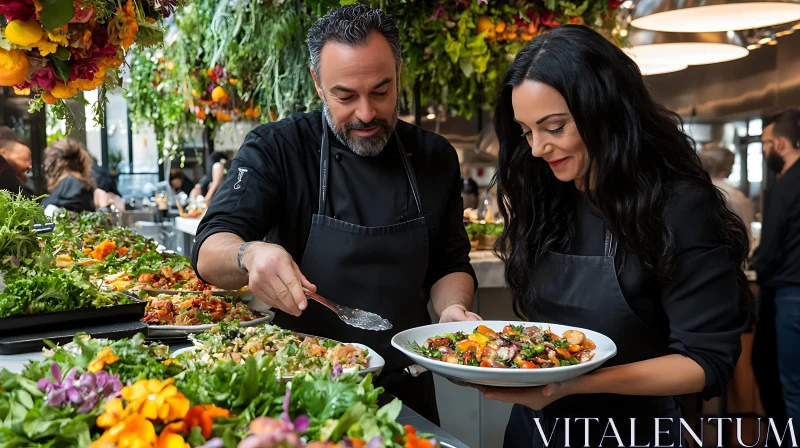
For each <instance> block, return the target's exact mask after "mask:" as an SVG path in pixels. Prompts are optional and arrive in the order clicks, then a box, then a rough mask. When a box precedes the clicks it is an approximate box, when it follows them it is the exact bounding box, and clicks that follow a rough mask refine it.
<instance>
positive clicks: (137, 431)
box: [89, 414, 158, 448]
mask: <svg viewBox="0 0 800 448" xmlns="http://www.w3.org/2000/svg"><path fill="white" fill-rule="evenodd" d="M157 440H158V437H157V436H156V429H155V427H154V426H153V423H151V422H150V421H149V420H147V419H146V418H144V417H143V416H141V415H138V414H133V415H129V416H128V417H127V418H125V420H124V421H121V422H119V423H117V424H116V425H114V426H113V427H112V428H111V429H109V430H107V431H106V432H105V433H103V435H102V436H100V438H99V439H97V440H96V441H94V442H93V443H92V444H91V445H90V447H89V448H145V447H152V446H154V445H155V444H156V441H157Z"/></svg>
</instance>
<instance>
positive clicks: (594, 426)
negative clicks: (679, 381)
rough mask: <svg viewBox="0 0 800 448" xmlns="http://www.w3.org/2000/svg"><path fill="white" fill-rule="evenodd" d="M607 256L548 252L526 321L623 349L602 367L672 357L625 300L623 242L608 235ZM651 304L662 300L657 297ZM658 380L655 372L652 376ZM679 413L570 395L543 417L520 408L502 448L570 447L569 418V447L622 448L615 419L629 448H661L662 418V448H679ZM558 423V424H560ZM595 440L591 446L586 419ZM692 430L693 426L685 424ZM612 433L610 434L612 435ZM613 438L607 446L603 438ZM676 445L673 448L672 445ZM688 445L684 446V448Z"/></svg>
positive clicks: (649, 403)
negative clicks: (573, 330) (577, 331)
mask: <svg viewBox="0 0 800 448" xmlns="http://www.w3.org/2000/svg"><path fill="white" fill-rule="evenodd" d="M605 235H606V237H605V253H604V255H603V256H579V255H566V254H559V253H556V252H548V253H547V254H546V255H545V256H544V257H543V259H542V260H541V261H540V262H539V263H538V264H537V266H536V267H535V268H534V272H533V273H532V284H533V285H534V289H535V298H534V297H527V298H526V300H527V301H528V302H527V304H526V305H527V306H526V307H525V308H524V309H525V310H527V311H528V313H529V316H528V318H529V319H530V320H531V321H534V322H549V323H554V324H560V325H566V326H575V327H581V328H586V329H589V330H593V331H597V332H599V333H602V334H605V335H606V336H608V337H609V338H611V339H612V340H613V341H614V343H615V344H616V346H617V355H616V356H615V357H613V358H611V359H610V360H608V361H606V362H605V363H604V364H603V365H602V366H601V367H600V368H603V367H611V366H615V365H620V364H629V363H633V362H637V361H643V360H646V359H652V358H657V357H660V356H664V355H667V354H668V351H667V346H668V345H669V342H668V340H667V335H665V334H661V333H659V332H657V331H655V330H654V329H652V328H651V327H649V326H648V325H646V324H645V323H643V322H642V321H641V320H640V319H639V317H638V316H636V314H634V312H633V311H632V310H631V308H630V307H629V306H628V302H627V301H626V299H625V297H624V296H623V294H622V290H621V289H620V286H619V282H618V281H617V272H616V269H615V265H614V257H615V255H616V251H617V242H616V240H615V239H614V238H613V237H612V236H611V234H610V233H609V232H607V231H606V234H605ZM652 300H660V299H659V298H658V297H653V298H652ZM654 374H657V373H654ZM680 417H681V411H680V407H679V405H678V403H677V400H676V399H675V398H674V397H643V396H627V395H612V394H587V395H572V396H568V397H565V398H563V399H560V400H557V401H555V402H554V403H551V404H550V405H549V406H547V407H545V408H544V409H542V410H541V411H534V410H532V409H530V408H528V407H526V406H522V405H519V404H515V405H514V407H513V409H512V412H511V418H510V419H509V423H508V426H507V428H506V433H505V441H504V445H503V446H504V448H522V447H525V448H533V447H544V446H551V447H562V446H566V443H567V442H566V438H565V433H566V431H565V429H566V427H565V425H564V419H565V418H569V419H571V420H570V425H569V427H570V438H569V443H570V444H571V446H584V443H585V442H588V444H589V445H588V446H592V447H600V446H610V447H617V446H620V445H619V441H618V440H617V439H616V438H614V437H613V436H614V432H613V429H612V428H611V427H610V426H609V419H613V425H615V427H616V429H617V432H618V434H619V436H620V440H621V441H622V442H623V445H624V446H632V445H633V444H635V445H636V446H644V445H647V443H650V445H649V446H655V438H654V432H655V430H654V428H655V419H656V418H672V419H673V420H672V422H673V423H672V424H669V422H668V421H666V420H665V421H661V422H660V423H659V429H660V430H661V431H669V434H665V433H663V432H662V434H661V436H660V438H659V440H658V442H659V444H660V445H659V446H680V442H679V440H680V437H679V435H680V432H679V430H680V420H679V419H680ZM535 418H538V419H539V422H540V423H541V426H542V429H543V431H544V434H545V436H546V437H547V438H550V437H551V433H552V434H553V440H551V441H550V443H549V445H546V444H545V443H544V441H543V440H542V436H541V435H540V433H539V429H538V428H537V426H536V423H535V420H534V419H535ZM557 418H560V420H556V419H557ZM576 418H590V419H595V418H596V419H598V420H599V421H595V420H590V421H589V423H590V424H589V440H588V441H587V440H585V435H584V432H585V424H586V423H585V422H586V420H578V421H575V420H574V419H576ZM631 418H636V423H635V428H634V429H635V437H636V440H635V441H632V440H631V420H630V419H631ZM687 423H689V422H687ZM607 427H608V428H607ZM604 433H605V435H606V436H608V437H606V438H605V439H603V435H604ZM671 443H674V445H670V444H671ZM684 446H686V445H684Z"/></svg>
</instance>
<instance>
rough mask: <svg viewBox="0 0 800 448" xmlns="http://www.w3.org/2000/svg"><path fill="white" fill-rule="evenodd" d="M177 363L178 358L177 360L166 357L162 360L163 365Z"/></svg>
mask: <svg viewBox="0 0 800 448" xmlns="http://www.w3.org/2000/svg"><path fill="white" fill-rule="evenodd" d="M177 363H178V360H177V359H175V358H167V359H165V360H164V362H163V364H164V365H165V366H170V365H172V364H177Z"/></svg>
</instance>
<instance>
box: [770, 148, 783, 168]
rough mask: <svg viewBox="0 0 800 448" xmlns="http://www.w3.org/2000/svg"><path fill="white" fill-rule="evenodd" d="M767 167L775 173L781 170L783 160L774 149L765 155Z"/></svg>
mask: <svg viewBox="0 0 800 448" xmlns="http://www.w3.org/2000/svg"><path fill="white" fill-rule="evenodd" d="M766 162H767V167H768V168H769V169H771V170H772V171H774V172H776V173H780V172H781V171H783V165H784V163H785V162H784V160H783V157H781V156H780V155H778V153H776V152H775V150H772V151H770V153H769V155H768V156H767V161H766Z"/></svg>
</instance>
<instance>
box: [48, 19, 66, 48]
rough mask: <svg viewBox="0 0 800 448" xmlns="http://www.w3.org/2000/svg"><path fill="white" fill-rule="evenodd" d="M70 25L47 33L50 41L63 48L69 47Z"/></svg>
mask: <svg viewBox="0 0 800 448" xmlns="http://www.w3.org/2000/svg"><path fill="white" fill-rule="evenodd" d="M68 26H69V24H67V25H64V26H62V27H60V28H56V29H55V30H53V32H50V31H48V32H47V38H48V39H50V42H55V43H57V44H58V45H61V46H62V47H68V46H69V34H68V32H67V27H68Z"/></svg>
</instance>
